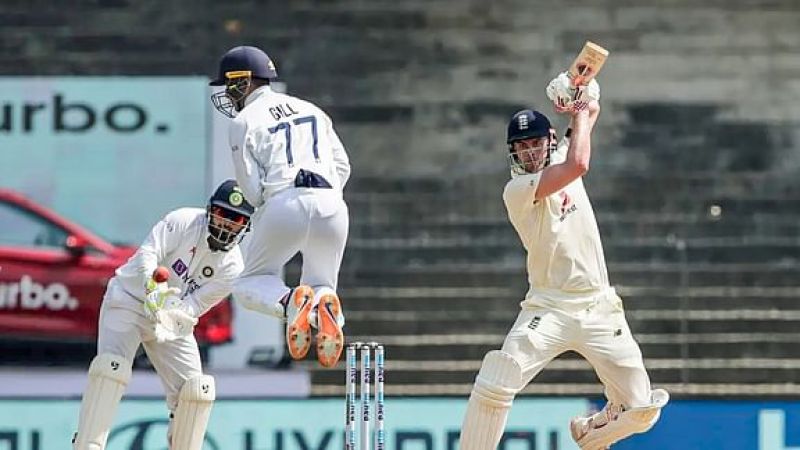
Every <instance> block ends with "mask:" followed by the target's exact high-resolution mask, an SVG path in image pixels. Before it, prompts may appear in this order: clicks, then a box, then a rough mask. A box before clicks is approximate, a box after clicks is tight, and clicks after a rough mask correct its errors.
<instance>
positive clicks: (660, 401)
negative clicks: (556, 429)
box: [576, 389, 669, 450]
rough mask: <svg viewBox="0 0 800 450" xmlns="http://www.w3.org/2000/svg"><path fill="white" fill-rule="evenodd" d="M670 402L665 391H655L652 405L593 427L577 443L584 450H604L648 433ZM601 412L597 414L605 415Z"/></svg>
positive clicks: (620, 414) (625, 413) (630, 411)
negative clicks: (628, 438) (630, 437)
mask: <svg viewBox="0 0 800 450" xmlns="http://www.w3.org/2000/svg"><path fill="white" fill-rule="evenodd" d="M668 401H669V394H668V393H667V391H665V390H663V389H654V390H653V392H652V394H651V404H650V405H649V406H643V407H640V408H631V409H628V410H625V411H623V412H621V413H619V415H618V416H617V417H616V418H615V419H612V420H610V421H608V423H607V424H605V425H602V426H600V427H598V428H594V426H592V427H591V428H590V429H589V431H588V432H587V433H586V434H585V435H583V436H582V437H581V438H580V439H578V440H577V441H576V442H577V444H578V445H579V446H580V448H581V449H582V450H603V449H605V448H607V447H608V446H610V445H611V444H614V443H616V442H619V441H621V440H622V439H625V438H626V437H628V436H631V435H633V434H637V433H644V432H646V431H648V430H649V429H650V428H652V427H653V425H655V424H656V422H658V419H659V417H661V408H663V407H664V406H665V405H666V404H667V402H668ZM604 411H605V409H604V410H603V411H600V412H599V413H597V414H602V413H604Z"/></svg>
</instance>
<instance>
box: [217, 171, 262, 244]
mask: <svg viewBox="0 0 800 450" xmlns="http://www.w3.org/2000/svg"><path fill="white" fill-rule="evenodd" d="M253 212H255V208H253V206H252V205H251V204H250V203H248V202H247V200H246V199H245V198H244V194H243V193H242V191H241V189H240V188H239V185H238V184H237V183H236V181H234V180H226V181H224V182H223V183H222V184H220V185H219V187H217V190H216V191H214V194H213V195H211V198H210V199H209V200H208V207H207V208H206V214H207V217H208V233H209V237H208V243H209V246H210V247H211V248H212V250H222V251H228V250H230V249H231V248H233V246H234V245H236V244H238V243H239V241H241V240H242V238H243V237H244V233H245V232H247V230H248V229H249V228H250V216H252V215H253ZM212 216H213V217H212Z"/></svg>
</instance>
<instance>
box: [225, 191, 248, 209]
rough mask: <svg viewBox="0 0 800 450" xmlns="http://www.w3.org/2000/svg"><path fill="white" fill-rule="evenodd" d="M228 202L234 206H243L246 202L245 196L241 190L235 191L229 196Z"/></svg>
mask: <svg viewBox="0 0 800 450" xmlns="http://www.w3.org/2000/svg"><path fill="white" fill-rule="evenodd" d="M228 202H230V204H231V205H233V206H241V205H242V203H244V196H243V195H242V193H241V192H237V191H233V192H231V195H229V196H228Z"/></svg>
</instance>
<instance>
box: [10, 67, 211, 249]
mask: <svg viewBox="0 0 800 450" xmlns="http://www.w3.org/2000/svg"><path fill="white" fill-rule="evenodd" d="M206 85H207V80H206V79H205V78H204V77H42V78H37V77H3V78H0V142H2V145H0V187H4V188H11V189H14V190H17V191H20V192H22V193H23V194H25V195H27V196H29V197H31V198H32V199H34V200H36V201H38V202H40V203H43V204H45V205H46V206H49V207H51V208H53V209H55V210H56V211H58V212H59V213H61V214H63V215H64V216H66V217H67V218H69V219H70V220H73V221H75V222H77V223H79V224H81V225H84V226H86V227H87V228H89V229H90V230H92V231H95V232H97V233H98V234H100V235H101V236H103V237H105V238H107V239H111V240H113V241H119V242H126V243H130V244H138V243H139V242H141V241H142V240H143V239H144V237H145V235H146V234H147V232H148V231H149V230H150V228H151V227H152V226H153V225H154V224H155V223H156V222H157V221H158V220H159V219H160V218H161V217H162V216H163V215H164V214H165V213H167V212H168V211H170V210H171V209H174V208H177V207H182V206H198V207H204V206H205V201H206V198H207V195H208V192H207V182H206V180H207V178H208V176H209V173H208V172H209V170H208V160H209V157H208V153H209V136H208V134H209V129H210V127H209V124H208V122H209V120H208V113H209V106H208V104H209V101H208V96H207V86H206Z"/></svg>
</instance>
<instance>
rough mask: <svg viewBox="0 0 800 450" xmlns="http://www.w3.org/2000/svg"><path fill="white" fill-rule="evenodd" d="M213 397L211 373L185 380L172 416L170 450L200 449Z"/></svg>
mask: <svg viewBox="0 0 800 450" xmlns="http://www.w3.org/2000/svg"><path fill="white" fill-rule="evenodd" d="M215 398H216V390H215V388H214V377H212V376H211V375H201V376H199V377H195V378H190V379H188V380H186V382H185V383H184V384H183V387H181V392H180V394H179V397H178V407H177V408H176V409H175V414H174V417H173V423H172V427H173V428H172V445H171V446H170V450H200V449H201V447H202V446H203V438H204V437H205V435H206V426H207V425H208V417H209V416H210V415H211V406H212V404H213V403H214V399H215Z"/></svg>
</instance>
